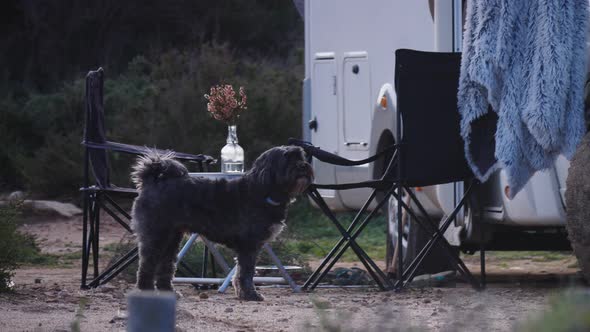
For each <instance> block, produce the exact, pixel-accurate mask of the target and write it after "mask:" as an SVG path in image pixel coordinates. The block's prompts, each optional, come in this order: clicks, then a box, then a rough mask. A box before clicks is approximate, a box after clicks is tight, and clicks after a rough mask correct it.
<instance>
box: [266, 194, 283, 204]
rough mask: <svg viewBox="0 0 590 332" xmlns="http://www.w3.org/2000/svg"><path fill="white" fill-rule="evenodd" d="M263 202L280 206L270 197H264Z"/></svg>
mask: <svg viewBox="0 0 590 332" xmlns="http://www.w3.org/2000/svg"><path fill="white" fill-rule="evenodd" d="M265 201H266V202H267V203H268V204H270V205H272V206H280V205H281V203H279V202H275V201H274V200H273V199H272V198H270V196H266V200H265Z"/></svg>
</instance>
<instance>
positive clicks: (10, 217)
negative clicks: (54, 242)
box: [0, 206, 22, 292]
mask: <svg viewBox="0 0 590 332" xmlns="http://www.w3.org/2000/svg"><path fill="white" fill-rule="evenodd" d="M16 216H17V207H15V206H1V207H0V292H6V291H8V290H10V283H11V278H12V275H13V271H14V270H16V268H17V267H18V256H19V252H20V246H19V241H21V240H22V237H21V235H20V234H19V233H18V232H17V230H16V227H17V224H16Z"/></svg>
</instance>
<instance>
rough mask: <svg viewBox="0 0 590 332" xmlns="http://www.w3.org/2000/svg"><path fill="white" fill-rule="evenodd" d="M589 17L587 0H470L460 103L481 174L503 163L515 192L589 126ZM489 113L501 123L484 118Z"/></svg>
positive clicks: (468, 149) (471, 158)
mask: <svg viewBox="0 0 590 332" xmlns="http://www.w3.org/2000/svg"><path fill="white" fill-rule="evenodd" d="M587 24H588V0H470V1H468V5H467V13H466V22H465V32H464V40H463V56H462V63H461V77H460V81H459V93H458V108H459V112H460V114H461V135H462V136H463V139H464V140H465V154H466V158H467V161H468V163H469V165H470V166H471V168H472V170H473V172H474V174H475V175H476V176H477V177H478V178H479V179H480V180H481V181H486V180H487V178H488V177H489V176H490V175H491V174H492V173H493V172H494V171H495V170H497V169H498V168H503V169H504V170H505V171H506V174H507V176H508V181H509V185H510V196H511V197H514V195H515V194H516V193H517V192H518V191H519V190H520V189H522V187H523V186H524V185H525V184H526V182H527V181H528V179H529V178H530V177H531V176H532V175H533V173H534V172H535V171H537V170H541V169H546V168H548V167H551V166H552V165H553V161H554V159H555V158H556V157H557V155H559V154H560V153H563V154H565V155H566V156H567V157H568V158H569V157H571V155H572V154H573V153H574V151H575V149H576V146H577V145H578V143H579V142H580V140H581V138H582V136H583V134H584V133H585V124H584V110H583V109H584V105H583V89H584V81H585V75H586V29H587ZM490 117H493V118H496V117H497V124H496V123H494V125H493V126H490V125H489V124H483V123H482V120H484V119H487V120H489V118H490ZM485 122H489V121H485ZM494 122H495V121H494Z"/></svg>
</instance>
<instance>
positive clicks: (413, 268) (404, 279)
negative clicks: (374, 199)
mask: <svg viewBox="0 0 590 332" xmlns="http://www.w3.org/2000/svg"><path fill="white" fill-rule="evenodd" d="M471 189H472V185H470V186H469V188H468V189H467V191H466V192H465V194H464V196H463V198H462V199H461V201H460V202H459V204H458V205H457V207H456V208H455V209H454V210H453V212H452V213H451V214H450V215H449V216H448V217H447V218H446V219H445V220H444V222H443V225H442V226H441V227H440V229H439V228H438V227H437V226H436V225H435V224H434V223H433V222H432V220H430V218H429V217H428V215H427V213H426V211H425V210H424V207H423V206H422V205H421V204H420V202H419V201H418V200H417V198H416V196H415V195H414V194H413V193H412V191H411V190H409V189H406V190H407V192H408V193H409V195H410V197H411V199H412V200H413V201H414V203H415V204H416V205H417V206H418V209H419V210H420V212H421V213H422V214H423V215H424V216H425V218H426V220H427V221H428V224H429V226H430V231H432V233H433V234H432V236H431V238H430V240H429V241H428V242H427V243H426V245H425V246H424V248H422V250H421V251H420V252H419V253H418V255H417V256H416V257H415V258H414V260H413V261H412V262H411V263H410V265H409V266H408V267H407V268H406V269H405V270H402V271H401V272H400V271H398V272H400V273H401V278H398V281H397V282H396V284H395V288H396V289H401V288H403V287H404V286H405V285H406V284H407V283H409V282H411V281H412V279H413V278H414V276H415V274H416V272H417V269H418V267H419V266H420V265H421V264H422V262H423V260H424V258H425V257H426V256H427V255H428V254H429V253H430V251H431V250H432V249H433V248H434V245H435V244H436V243H437V241H439V240H440V243H441V244H442V245H443V247H444V248H445V250H446V252H447V255H448V256H449V258H450V260H451V261H452V263H453V264H454V265H455V266H456V268H457V270H458V271H459V272H460V273H461V274H462V275H463V276H464V277H465V278H466V279H467V280H468V281H469V282H470V283H471V284H472V286H473V287H474V288H476V289H481V287H482V285H481V284H480V283H479V282H478V281H477V280H476V279H475V277H473V275H472V274H471V272H470V271H469V269H468V268H467V266H465V263H463V261H462V260H461V258H460V257H459V256H458V254H457V253H455V252H454V250H453V249H452V247H451V245H450V244H449V243H448V241H447V240H446V239H445V238H444V236H443V233H444V232H445V231H446V230H447V228H448V227H449V225H450V224H451V222H452V221H453V220H454V219H455V217H456V216H457V213H458V212H459V210H460V209H461V208H462V207H463V206H464V204H465V200H466V199H467V197H468V195H469V193H470V192H471ZM392 195H394V197H396V199H398V203H399V204H401V205H402V206H403V208H404V209H406V210H407V211H408V213H409V214H410V215H411V217H412V218H414V220H415V221H416V222H417V224H418V225H419V226H420V227H423V228H424V229H427V230H428V229H429V228H428V227H426V226H425V225H424V224H423V222H422V220H421V219H420V218H418V217H417V216H416V215H415V214H414V213H413V211H412V210H411V209H410V207H409V206H407V205H406V204H405V203H404V202H403V200H401V196H398V195H399V194H396V193H393V194H392ZM400 207H401V206H400ZM483 255H485V254H484V251H483V249H482V257H484V256H483ZM398 259H403V258H402V256H401V255H400V256H399V257H398ZM483 264H484V263H483V258H482V267H483ZM483 271H485V270H483ZM482 276H483V275H482Z"/></svg>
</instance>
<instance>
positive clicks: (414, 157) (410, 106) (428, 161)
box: [395, 49, 473, 187]
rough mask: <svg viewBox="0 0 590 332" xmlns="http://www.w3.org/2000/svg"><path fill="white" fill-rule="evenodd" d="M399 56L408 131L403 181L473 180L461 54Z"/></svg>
mask: <svg viewBox="0 0 590 332" xmlns="http://www.w3.org/2000/svg"><path fill="white" fill-rule="evenodd" d="M395 57H396V64H395V89H396V95H397V110H398V112H400V114H401V117H402V121H401V123H402V135H403V137H402V140H401V143H402V144H401V151H400V152H401V154H400V162H401V173H400V174H398V177H399V179H401V180H402V182H403V183H405V185H407V186H411V187H415V186H426V185H435V184H441V183H448V182H454V181H461V180H465V179H468V178H471V177H472V176H473V174H472V172H471V170H470V168H469V167H468V165H467V162H466V161H465V154H464V143H463V139H462V138H461V136H460V127H459V121H460V117H459V113H458V111H457V88H458V82H459V68H460V64H461V54H460V53H433V52H421V51H414V50H407V49H400V50H397V51H396V52H395ZM395 173H396V174H397V171H396V172H395Z"/></svg>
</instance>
